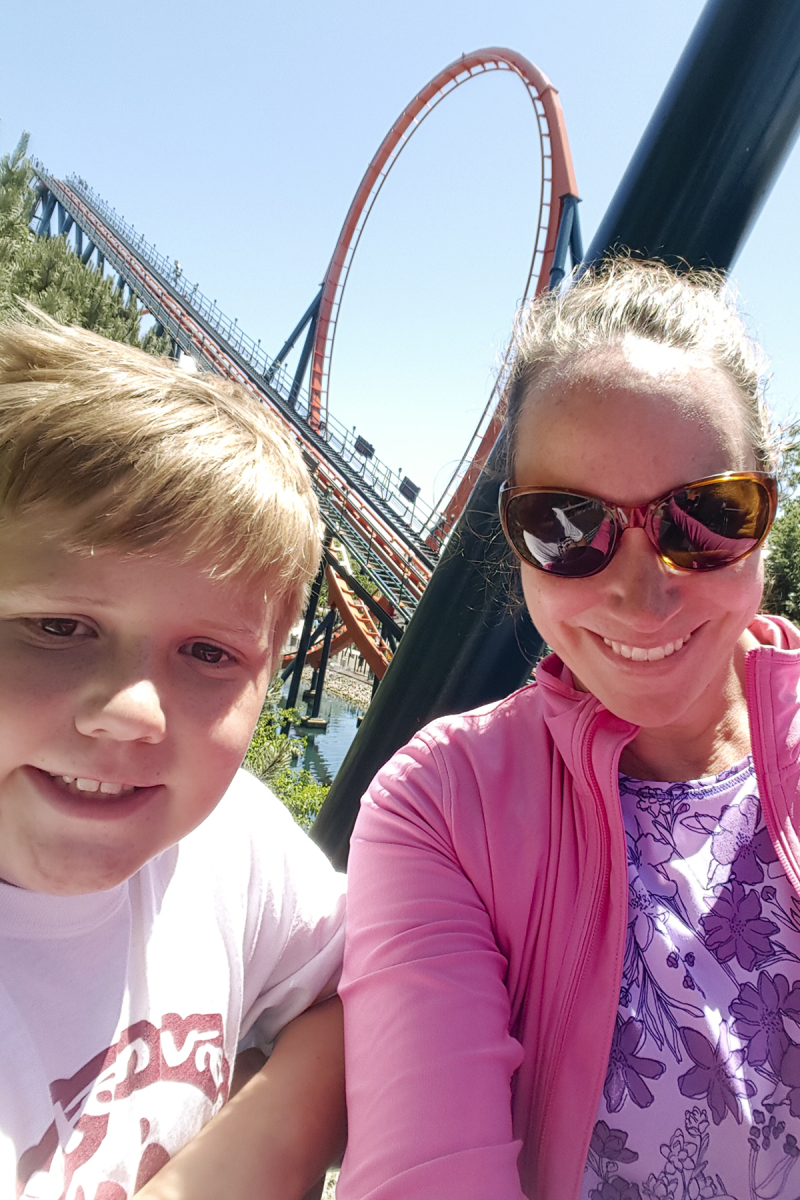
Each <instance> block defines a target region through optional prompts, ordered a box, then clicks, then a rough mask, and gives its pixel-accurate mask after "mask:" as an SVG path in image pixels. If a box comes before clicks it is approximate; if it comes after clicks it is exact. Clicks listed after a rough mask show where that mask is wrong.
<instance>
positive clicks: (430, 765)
mask: <svg viewBox="0 0 800 1200" xmlns="http://www.w3.org/2000/svg"><path fill="white" fill-rule="evenodd" d="M464 774H465V775H466V774H468V772H466V771H464ZM462 785H463V786H462ZM470 791H472V792H473V795H472V797H468V796H467V795H464V796H463V799H464V800H466V801H467V807H468V811H469V812H470V813H471V814H472V815H474V818H475V819H474V821H471V822H469V827H470V833H469V835H468V836H469V837H470V838H471V839H472V840H473V842H474V843H475V845H474V846H473V849H476V850H477V854H476V855H473V854H472V853H471V852H470V853H468V854H467V855H466V856H465V855H464V854H463V853H462V854H461V856H459V854H458V853H457V852H456V849H455V848H454V844H453V836H452V832H451V823H450V821H449V815H450V798H451V795H456V794H458V800H459V829H460V830H461V829H462V828H463V825H464V822H463V817H464V811H463V809H462V808H461V804H460V802H461V799H462V794H461V793H462V792H466V793H469V792H470ZM474 792H475V783H474V779H467V778H463V779H459V777H458V774H457V772H456V774H455V775H454V774H453V767H452V764H451V763H450V762H449V761H448V762H447V763H446V762H445V759H444V757H443V756H442V754H441V749H440V748H439V747H438V746H437V745H436V743H435V742H434V741H433V740H432V739H431V737H430V735H429V733H428V732H427V731H425V732H423V734H421V735H420V736H419V737H417V738H415V739H414V741H413V742H411V743H410V745H409V746H407V747H406V748H405V749H404V750H402V751H400V752H399V754H397V755H396V756H395V758H393V759H392V761H391V762H390V763H389V764H388V765H387V767H385V768H384V770H383V771H382V772H381V773H380V775H378V777H377V779H376V780H375V781H374V783H373V784H372V786H371V788H370V790H369V792H368V793H367V795H366V796H365V797H364V800H363V803H362V808H361V813H360V815H359V818H358V822H357V824H356V829H355V833H354V835H353V842H352V847H351V853H350V864H349V870H348V877H349V884H348V888H349V899H348V947H347V949H346V951H345V970H344V976H343V981H342V987H341V988H340V991H341V993H342V998H343V1001H344V1005H345V1046H346V1055H347V1106H348V1123H349V1139H348V1149H347V1153H346V1156H345V1160H344V1165H343V1169H342V1175H341V1178H340V1182H339V1190H338V1192H337V1195H338V1196H339V1198H340V1200H366V1198H367V1197H369V1200H401V1198H402V1200H416V1198H419V1200H430V1198H431V1197H436V1200H489V1198H491V1200H523V1193H522V1190H521V1187H520V1182H519V1175H518V1172H517V1156H518V1154H519V1150H520V1147H521V1143H520V1142H519V1141H515V1140H514V1137H513V1132H512V1119H511V1077H512V1075H513V1073H514V1071H515V1070H516V1068H517V1067H518V1066H519V1064H520V1062H521V1059H522V1048H521V1046H520V1044H519V1042H517V1041H516V1040H514V1039H513V1038H512V1037H511V1036H510V1034H509V1019H510V1005H509V996H508V992H507V989H506V986H505V978H506V972H507V962H506V959H505V957H504V955H503V954H502V953H501V951H500V949H499V947H498V944H497V939H496V937H495V933H494V931H493V928H492V922H491V919H490V915H489V912H488V911H487V907H486V905H485V904H484V903H483V902H482V900H481V898H480V895H479V890H478V888H477V887H476V883H475V881H474V880H473V879H471V878H469V877H468V874H467V872H466V871H465V869H464V868H463V866H462V861H461V860H463V858H464V857H467V858H470V859H473V858H474V857H477V858H478V859H480V858H481V857H482V856H481V853H480V846H479V843H480V842H481V841H485V831H484V827H483V822H482V820H481V818H480V798H479V797H476V796H475V795H474ZM463 836H464V835H463V834H462V833H460V834H459V838H461V837H463ZM462 850H463V847H462Z"/></svg>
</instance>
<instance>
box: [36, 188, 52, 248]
mask: <svg viewBox="0 0 800 1200" xmlns="http://www.w3.org/2000/svg"><path fill="white" fill-rule="evenodd" d="M55 207H56V198H55V196H54V195H53V193H52V192H50V191H47V192H44V193H43V194H42V215H41V217H40V218H39V237H44V238H49V237H50V221H51V219H52V216H53V211H54V209H55Z"/></svg>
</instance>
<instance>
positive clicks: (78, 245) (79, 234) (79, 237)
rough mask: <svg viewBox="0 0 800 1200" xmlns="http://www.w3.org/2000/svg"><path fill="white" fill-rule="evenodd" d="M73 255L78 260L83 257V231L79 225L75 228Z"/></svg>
mask: <svg viewBox="0 0 800 1200" xmlns="http://www.w3.org/2000/svg"><path fill="white" fill-rule="evenodd" d="M75 253H76V254H77V256H78V258H82V257H83V230H82V229H81V227H80V225H76V226H75Z"/></svg>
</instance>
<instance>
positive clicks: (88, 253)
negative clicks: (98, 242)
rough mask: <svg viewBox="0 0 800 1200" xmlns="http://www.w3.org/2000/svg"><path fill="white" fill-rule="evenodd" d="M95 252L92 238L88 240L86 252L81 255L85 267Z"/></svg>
mask: <svg viewBox="0 0 800 1200" xmlns="http://www.w3.org/2000/svg"><path fill="white" fill-rule="evenodd" d="M94 250H95V246H94V242H93V241H92V239H91V238H88V240H87V243H86V249H85V250H84V252H83V254H82V255H81V262H82V263H83V265H84V266H86V264H87V263H88V261H89V259H90V258H91V257H92V255H93V254H94Z"/></svg>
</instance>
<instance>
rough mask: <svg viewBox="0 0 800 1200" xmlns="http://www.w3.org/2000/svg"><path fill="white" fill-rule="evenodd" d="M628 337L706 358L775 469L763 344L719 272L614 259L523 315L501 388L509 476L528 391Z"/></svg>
mask: <svg viewBox="0 0 800 1200" xmlns="http://www.w3.org/2000/svg"><path fill="white" fill-rule="evenodd" d="M631 335H632V336H635V337H641V338H647V339H648V340H649V341H652V342H657V343H659V344H661V345H664V346H671V347H675V348H678V349H682V350H688V351H698V352H700V353H703V354H706V355H708V357H709V358H710V359H711V360H712V361H713V362H714V363H715V365H716V366H717V367H719V368H720V369H721V370H722V371H723V372H724V373H725V374H726V375H727V376H728V377H729V378H730V379H731V380H732V382H733V383H734V384H735V386H736V390H737V393H738V395H739V398H740V401H741V409H742V417H743V421H744V431H745V436H746V438H747V440H748V443H749V444H750V446H751V447H752V449H753V453H754V455H755V458H756V462H757V465H758V467H759V468H760V469H762V470H773V469H774V468H775V463H776V455H777V447H776V439H775V436H774V434H773V432H772V429H771V425H770V421H769V416H768V413H767V408H766V405H765V402H764V395H763V386H762V377H763V371H762V355H761V351H760V347H759V346H758V344H757V343H756V342H755V341H754V340H753V339H752V338H751V337H750V336H749V335H748V333H747V330H746V329H745V326H744V323H743V321H742V319H741V317H740V316H739V314H738V312H737V310H736V305H735V302H734V300H733V298H732V297H731V295H730V294H729V292H728V291H727V290H726V289H725V277H724V276H723V275H722V273H721V272H717V271H686V272H685V273H680V274H679V273H677V272H676V271H673V270H671V269H670V268H669V267H667V266H666V265H665V264H664V263H659V262H643V261H636V260H634V259H630V258H610V259H607V260H606V261H605V262H603V263H601V264H600V265H599V266H598V267H596V268H594V269H591V270H588V271H586V272H585V274H584V275H583V276H581V277H580V278H579V279H578V280H577V281H576V282H574V283H573V284H572V285H571V286H570V287H568V288H567V289H566V290H564V291H552V292H547V293H545V294H543V295H541V296H539V297H538V298H537V299H536V300H534V301H532V302H531V303H530V304H529V305H528V306H527V307H526V308H524V309H523V310H522V311H521V312H520V314H519V316H518V318H517V322H516V326H515V330H514V336H513V340H512V351H511V356H510V365H509V368H508V372H507V375H506V378H505V381H504V387H503V396H504V400H505V403H506V406H507V418H506V420H507V435H508V437H507V446H508V459H509V474H511V470H510V466H511V465H512V464H513V450H514V436H515V433H516V426H517V422H518V419H519V414H520V411H521V408H522V405H523V403H524V400H525V398H526V396H527V395H528V394H529V392H530V391H531V389H532V388H535V387H536V386H537V385H538V384H540V383H542V382H544V379H545V378H546V376H547V375H549V374H550V372H555V373H558V372H559V370H568V368H569V365H570V363H574V361H575V360H576V359H577V358H578V356H580V355H582V354H586V353H588V352H589V351H591V350H594V349H596V348H598V347H602V346H608V345H611V344H614V343H616V342H619V341H621V340H622V339H623V338H625V337H627V336H631Z"/></svg>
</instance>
